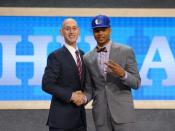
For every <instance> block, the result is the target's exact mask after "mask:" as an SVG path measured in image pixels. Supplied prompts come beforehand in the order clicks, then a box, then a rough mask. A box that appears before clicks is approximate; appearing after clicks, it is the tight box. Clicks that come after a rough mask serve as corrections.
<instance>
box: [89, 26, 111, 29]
mask: <svg viewBox="0 0 175 131" xmlns="http://www.w3.org/2000/svg"><path fill="white" fill-rule="evenodd" d="M95 28H110V26H94V27H92V29H95Z"/></svg>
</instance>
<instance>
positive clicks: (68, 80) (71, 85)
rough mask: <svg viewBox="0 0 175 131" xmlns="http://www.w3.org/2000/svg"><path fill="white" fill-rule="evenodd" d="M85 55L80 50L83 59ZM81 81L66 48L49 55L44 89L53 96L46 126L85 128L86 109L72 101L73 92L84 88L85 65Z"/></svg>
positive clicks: (43, 84) (43, 81)
mask: <svg viewBox="0 0 175 131" xmlns="http://www.w3.org/2000/svg"><path fill="white" fill-rule="evenodd" d="M82 55H83V52H82V51H80V56H81V58H82ZM81 60H82V68H83V72H82V80H80V79H79V75H78V69H77V66H76V63H75V61H74V59H73V57H72V55H71V53H70V52H69V51H68V49H67V48H66V47H65V46H63V47H62V48H60V49H58V50H56V51H54V52H53V53H51V54H50V55H49V56H48V60H47V66H46V68H45V72H44V75H43V79H42V89H43V90H44V91H45V92H47V93H49V94H51V95H52V100H51V105H50V111H49V117H48V121H47V125H49V126H50V127H55V128H60V129H73V128H79V127H86V117H85V109H84V106H80V107H78V106H76V105H75V104H74V103H73V102H70V99H71V95H72V92H74V91H78V90H82V91H83V88H84V79H85V78H84V77H85V72H84V71H85V70H84V62H83V59H81Z"/></svg>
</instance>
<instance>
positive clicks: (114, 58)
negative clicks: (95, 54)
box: [106, 43, 121, 80]
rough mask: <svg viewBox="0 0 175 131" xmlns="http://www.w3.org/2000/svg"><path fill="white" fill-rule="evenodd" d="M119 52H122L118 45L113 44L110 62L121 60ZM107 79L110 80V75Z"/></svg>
mask: <svg viewBox="0 0 175 131" xmlns="http://www.w3.org/2000/svg"><path fill="white" fill-rule="evenodd" d="M119 52H120V48H119V46H118V45H117V44H114V43H112V44H111V49H110V53H109V60H112V61H114V62H117V61H118V60H119V58H120V57H121V56H120V55H119ZM117 63H118V62H117ZM107 79H110V75H109V73H107V76H106V80H107Z"/></svg>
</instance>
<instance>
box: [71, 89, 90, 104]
mask: <svg viewBox="0 0 175 131" xmlns="http://www.w3.org/2000/svg"><path fill="white" fill-rule="evenodd" d="M71 101H72V102H73V103H75V104H76V105H77V106H81V105H83V104H85V103H86V102H87V97H86V96H85V95H84V93H83V92H82V91H76V92H73V93H72V97H71Z"/></svg>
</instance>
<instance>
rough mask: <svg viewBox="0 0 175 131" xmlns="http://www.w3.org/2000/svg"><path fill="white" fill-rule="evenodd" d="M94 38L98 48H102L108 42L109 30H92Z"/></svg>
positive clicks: (102, 28)
mask: <svg viewBox="0 0 175 131" xmlns="http://www.w3.org/2000/svg"><path fill="white" fill-rule="evenodd" d="M93 33H94V38H95V40H96V41H97V44H98V46H101V47H102V46H104V45H105V44H106V43H108V42H109V41H110V34H111V29H110V28H104V27H101V28H95V29H93Z"/></svg>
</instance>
